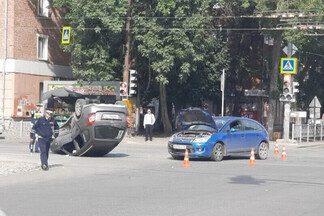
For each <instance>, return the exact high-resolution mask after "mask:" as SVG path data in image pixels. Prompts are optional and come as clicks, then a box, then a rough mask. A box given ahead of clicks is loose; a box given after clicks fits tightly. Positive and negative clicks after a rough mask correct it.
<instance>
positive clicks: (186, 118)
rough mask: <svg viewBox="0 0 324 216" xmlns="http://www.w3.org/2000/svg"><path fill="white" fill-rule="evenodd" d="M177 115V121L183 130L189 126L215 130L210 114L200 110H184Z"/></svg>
mask: <svg viewBox="0 0 324 216" xmlns="http://www.w3.org/2000/svg"><path fill="white" fill-rule="evenodd" d="M179 114H180V115H179V121H180V123H181V126H182V129H183V130H186V129H188V128H189V127H190V126H191V125H207V126H210V127H212V128H215V129H216V124H215V121H214V120H213V118H212V116H211V115H210V113H209V112H207V111H204V110H202V109H200V108H188V109H184V110H181V111H180V113H179Z"/></svg>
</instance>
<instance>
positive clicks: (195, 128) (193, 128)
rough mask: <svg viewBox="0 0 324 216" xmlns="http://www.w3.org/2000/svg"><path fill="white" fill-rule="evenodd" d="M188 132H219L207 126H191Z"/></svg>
mask: <svg viewBox="0 0 324 216" xmlns="http://www.w3.org/2000/svg"><path fill="white" fill-rule="evenodd" d="M187 130H193V131H194V130H196V131H202V130H203V131H210V132H213V133H214V132H217V131H216V130H215V128H212V127H210V126H207V125H191V126H190V127H189V128H188V129H187Z"/></svg>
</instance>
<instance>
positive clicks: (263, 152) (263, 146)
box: [257, 142, 269, 160]
mask: <svg viewBox="0 0 324 216" xmlns="http://www.w3.org/2000/svg"><path fill="white" fill-rule="evenodd" d="M268 151H269V147H268V144H267V143H265V142H261V143H260V145H259V147H258V153H257V158H259V159H261V160H264V159H267V157H268Z"/></svg>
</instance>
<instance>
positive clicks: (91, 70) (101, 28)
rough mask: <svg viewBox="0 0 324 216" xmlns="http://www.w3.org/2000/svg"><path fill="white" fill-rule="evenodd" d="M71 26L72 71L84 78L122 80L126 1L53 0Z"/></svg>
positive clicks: (66, 47)
mask: <svg viewBox="0 0 324 216" xmlns="http://www.w3.org/2000/svg"><path fill="white" fill-rule="evenodd" d="M52 4H53V6H54V7H58V8H63V9H64V10H65V11H66V13H65V16H64V19H65V20H66V24H67V25H70V26H71V27H72V31H71V38H72V39H71V43H70V45H68V46H64V49H65V50H66V51H69V52H71V55H72V69H73V74H74V75H75V77H76V78H77V79H80V80H85V81H90V82H91V81H106V80H116V79H117V80H121V78H122V68H123V49H122V48H123V44H124V38H125V31H124V29H125V21H126V12H127V6H128V4H127V0H121V1H116V0H52Z"/></svg>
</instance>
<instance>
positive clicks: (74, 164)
mask: <svg viewBox="0 0 324 216" xmlns="http://www.w3.org/2000/svg"><path fill="white" fill-rule="evenodd" d="M167 140H168V138H156V139H154V140H153V142H150V141H148V142H144V138H143V137H136V138H125V139H124V141H123V142H122V143H121V144H119V146H118V147H117V148H115V149H114V150H113V151H112V152H111V153H109V154H108V155H106V156H105V157H97V158H91V157H70V156H65V155H57V154H50V160H49V164H50V170H49V171H42V170H41V169H40V167H39V166H40V162H39V161H40V160H39V154H35V153H34V154H30V153H29V152H28V143H27V142H15V141H10V142H9V141H6V140H1V141H0V216H22V215H23V216H29V215H30V216H38V215H42V216H44V215H46V216H51V215H55V216H56V215H60V216H64V215H78V216H83V215H84V216H85V215H87V216H89V215H109V216H110V215H112V216H123V215H125V216H128V215H132V216H134V215H140V216H143V215H147V216H155V215H157V216H159V215H161V216H162V215H163V216H166V215H168V216H169V215H175V216H177V215H186V216H189V215H223V216H226V215H247V216H251V215H262V216H267V215H285V216H287V215H288V216H290V215H292V216H299V215H300V216H301V215H303V216H306V215H309V216H317V215H323V211H324V205H323V203H324V195H323V194H324V172H323V170H324V169H323V168H324V158H323V153H324V143H316V144H314V143H312V145H310V144H302V145H301V144H300V145H295V144H288V145H287V146H286V150H287V156H288V159H287V160H280V155H279V156H277V155H273V154H272V152H273V143H272V144H271V148H270V155H269V158H268V159H267V160H256V165H254V166H251V165H249V163H248V162H249V157H231V158H226V159H225V160H223V161H222V162H211V161H208V160H192V159H191V160H190V165H191V167H182V163H183V161H182V160H173V159H171V158H170V156H169V154H168V152H167V148H166V146H167ZM279 149H280V150H281V143H280V146H279Z"/></svg>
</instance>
